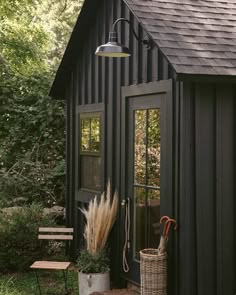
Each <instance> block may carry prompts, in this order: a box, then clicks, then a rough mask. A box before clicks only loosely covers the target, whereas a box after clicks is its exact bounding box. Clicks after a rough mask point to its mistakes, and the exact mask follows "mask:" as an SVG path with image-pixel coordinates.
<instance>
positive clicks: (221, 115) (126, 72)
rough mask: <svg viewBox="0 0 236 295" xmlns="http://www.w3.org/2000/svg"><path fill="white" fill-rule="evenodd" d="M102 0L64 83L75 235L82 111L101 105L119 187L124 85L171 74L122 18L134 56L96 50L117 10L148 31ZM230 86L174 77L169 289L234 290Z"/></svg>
mask: <svg viewBox="0 0 236 295" xmlns="http://www.w3.org/2000/svg"><path fill="white" fill-rule="evenodd" d="M100 3H101V5H100V6H99V8H98V10H97V16H96V18H95V19H94V20H92V21H91V22H90V23H88V26H87V32H84V34H85V35H86V36H87V37H86V36H84V43H83V44H80V45H79V46H78V48H80V49H78V55H77V56H78V58H77V60H74V69H73V73H72V76H71V84H70V85H69V84H68V87H67V88H68V91H67V124H68V126H67V164H68V166H67V200H68V209H67V213H68V214H69V216H68V221H69V223H70V224H74V226H75V231H76V233H77V236H80V234H81V230H82V223H83V220H82V219H81V218H78V210H77V206H78V204H80V203H79V202H78V200H75V195H76V191H77V190H78V183H77V182H78V175H77V172H78V167H77V166H78V135H79V130H78V116H77V114H78V112H79V110H82V109H84V107H86V106H94V109H96V106H97V105H98V104H99V105H103V106H104V107H103V111H104V120H105V123H104V126H105V130H104V132H105V134H104V138H105V143H104V155H105V158H104V163H105V167H104V184H105V182H106V180H107V179H108V178H110V179H111V182H112V185H113V188H117V189H118V190H119V191H120V174H121V173H122V171H120V159H121V154H120V153H121V147H120V142H121V138H120V136H121V130H120V126H121V122H120V118H121V87H122V86H128V85H132V84H140V83H146V82H151V81H156V80H165V79H169V78H173V77H174V72H173V71H172V67H171V65H170V64H168V62H167V60H166V59H165V58H164V57H163V55H162V53H161V52H160V50H158V48H157V47H155V46H154V47H153V49H152V50H150V51H146V49H143V48H142V47H141V46H140V45H138V43H137V41H136V39H135V38H134V37H133V35H132V34H131V33H130V29H129V27H128V25H127V24H124V23H120V24H119V25H118V34H119V35H120V37H121V40H122V43H125V44H127V45H128V46H129V47H130V49H131V50H132V56H131V57H130V58H126V59H109V58H101V57H96V56H95V55H94V52H95V50H96V47H97V46H98V45H100V44H103V43H105V42H107V38H108V32H109V29H110V28H111V25H112V23H113V22H114V20H115V19H117V18H118V17H125V18H128V19H129V20H131V22H132V23H133V25H134V27H135V29H136V30H138V31H139V33H140V34H141V35H144V36H145V34H146V33H145V32H143V30H142V28H141V27H140V25H138V23H137V21H136V19H135V18H134V16H133V15H132V13H131V12H130V11H129V9H128V8H127V7H126V5H125V4H124V3H123V2H122V1H121V0H119V1H115V0H101V1H100ZM121 32H122V33H121ZM235 93H236V91H235V87H234V86H233V85H232V84H217V85H216V84H214V83H211V84H210V83H193V82H181V81H175V80H174V79H173V100H172V103H173V105H172V108H171V109H172V114H170V115H171V116H172V122H173V123H172V124H173V126H172V127H173V128H172V129H173V130H172V132H173V134H172V135H171V136H172V146H171V147H169V149H170V150H171V152H172V159H173V174H172V175H169V176H167V177H169V181H170V184H172V186H173V187H172V191H173V200H172V206H173V208H172V212H168V214H172V215H173V216H174V217H176V219H177V220H178V222H179V224H180V227H179V230H178V232H177V233H176V234H175V239H174V238H173V237H171V238H170V243H169V246H168V247H169V281H170V282H169V294H171V295H190V294H191V295H206V294H207V295H216V294H217V295H228V294H229V295H231V294H232V295H234V294H235V293H236V283H235V282H236V281H235V277H236V269H235V266H236V255H235V254H234V252H235V248H236V228H235V223H236V218H235V212H236V204H235V203H236V202H235V193H236V191H235V180H236V173H235V166H236V159H235V153H236V152H235V151H236V128H235V125H236V122H235V120H236V119H235V118H236V105H235V99H236V95H235ZM167 120H168V118H167ZM121 197H123V196H121ZM118 232H119V224H117V227H116V228H115V229H114V231H113V233H112V234H113V238H112V239H111V243H112V249H113V252H115V253H114V254H115V255H114V257H112V264H113V268H114V269H115V270H116V276H117V270H119V269H120V268H119V267H120V264H121V261H122V260H121V257H118V255H117V253H120V252H121V251H119V249H118V248H117V247H118V245H119V235H118ZM81 236H82V235H81ZM79 244H81V242H80V241H79Z"/></svg>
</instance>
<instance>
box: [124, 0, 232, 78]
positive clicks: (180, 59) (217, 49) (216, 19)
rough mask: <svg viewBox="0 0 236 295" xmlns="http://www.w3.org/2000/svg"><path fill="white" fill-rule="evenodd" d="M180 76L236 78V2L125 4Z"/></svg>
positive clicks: (147, 0) (142, 0)
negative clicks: (196, 75) (233, 76)
mask: <svg viewBox="0 0 236 295" xmlns="http://www.w3.org/2000/svg"><path fill="white" fill-rule="evenodd" d="M125 2H126V3H127V4H128V6H129V7H130V9H131V10H132V11H133V13H134V14H135V15H136V16H137V18H138V19H139V21H140V22H141V23H142V24H143V26H144V28H145V29H146V30H147V32H148V33H149V34H150V36H151V37H152V38H153V40H154V41H155V42H156V43H157V45H158V47H159V48H160V49H161V50H162V52H163V53H164V54H165V55H166V57H167V59H168V60H169V62H170V63H171V64H172V65H173V67H174V69H175V71H176V72H177V73H182V74H204V75H205V74H207V75H231V76H232V75H236V1H235V0H218V1H217V0H204V1H201V0H200V1H196V0H125Z"/></svg>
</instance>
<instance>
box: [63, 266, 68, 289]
mask: <svg viewBox="0 0 236 295" xmlns="http://www.w3.org/2000/svg"><path fill="white" fill-rule="evenodd" d="M67 276H68V271H67V270H66V271H65V270H63V277H64V282H65V292H66V294H69V291H68V288H67Z"/></svg>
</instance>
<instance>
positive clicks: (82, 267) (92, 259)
mask: <svg viewBox="0 0 236 295" xmlns="http://www.w3.org/2000/svg"><path fill="white" fill-rule="evenodd" d="M77 266H78V268H79V271H80V272H83V273H104V272H107V271H109V258H108V255H107V253H106V252H105V250H100V251H98V252H95V253H91V252H89V251H88V250H86V249H83V250H81V252H80V256H79V259H78V263H77Z"/></svg>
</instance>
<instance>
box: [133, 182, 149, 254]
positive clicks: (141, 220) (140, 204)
mask: <svg viewBox="0 0 236 295" xmlns="http://www.w3.org/2000/svg"><path fill="white" fill-rule="evenodd" d="M134 200H135V214H134V226H135V245H134V247H135V249H134V255H135V257H136V258H137V259H139V251H140V250H141V249H143V248H144V247H145V238H144V237H145V207H146V192H145V189H143V188H139V187H136V188H135V191H134Z"/></svg>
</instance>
